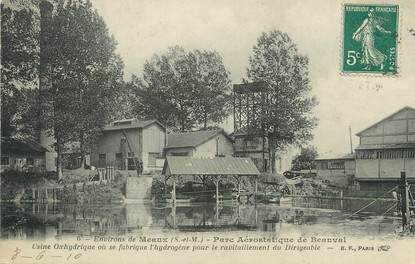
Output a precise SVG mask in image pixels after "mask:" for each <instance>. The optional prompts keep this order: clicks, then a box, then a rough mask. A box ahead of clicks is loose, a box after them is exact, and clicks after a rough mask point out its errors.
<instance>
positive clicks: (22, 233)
mask: <svg viewBox="0 0 415 264" xmlns="http://www.w3.org/2000/svg"><path fill="white" fill-rule="evenodd" d="M369 202H370V201H362V200H347V201H346V200H345V201H341V200H332V199H315V198H314V199H312V198H301V197H300V198H295V199H292V200H289V201H288V202H287V201H286V202H285V203H284V204H281V205H276V204H267V205H265V204H219V205H216V204H215V203H201V204H190V203H189V204H186V205H178V206H176V207H172V206H171V205H166V204H165V205H154V204H151V203H149V204H145V203H138V204H136V203H134V204H123V205H99V206H98V205H97V206H79V205H57V204H30V205H29V204H26V205H15V204H3V205H1V207H2V217H1V226H2V232H1V235H2V238H3V239H36V240H42V239H46V238H52V237H55V238H56V239H61V238H66V237H71V236H79V235H82V236H85V237H91V239H93V237H94V236H108V235H117V236H124V235H130V234H135V235H141V234H146V233H149V232H154V233H161V232H224V231H227V232H229V231H242V230H244V231H251V232H261V233H269V234H274V235H275V234H276V233H278V234H281V233H288V232H299V233H301V234H303V235H319V234H320V235H324V234H336V233H347V234H353V235H358V234H359V232H360V231H361V233H362V234H365V235H367V234H370V235H389V234H393V233H394V231H395V230H396V228H397V227H398V226H399V220H398V219H395V218H393V217H392V213H393V210H392V211H390V212H388V214H385V215H382V214H383V213H384V212H385V210H386V209H387V208H390V206H393V205H394V202H393V201H379V202H377V203H374V204H372V205H370V206H368V207H367V208H366V209H365V211H362V212H361V213H362V215H363V217H361V216H362V215H358V216H359V217H350V215H351V213H353V212H355V211H356V210H359V209H361V208H362V207H364V206H365V205H367V204H368V203H369Z"/></svg>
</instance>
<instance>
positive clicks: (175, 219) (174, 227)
mask: <svg viewBox="0 0 415 264" xmlns="http://www.w3.org/2000/svg"><path fill="white" fill-rule="evenodd" d="M171 215H172V218H173V229H176V227H177V217H176V204H175V203H174V204H173V207H172V208H171Z"/></svg>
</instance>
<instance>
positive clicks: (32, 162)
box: [26, 157, 35, 166]
mask: <svg viewBox="0 0 415 264" xmlns="http://www.w3.org/2000/svg"><path fill="white" fill-rule="evenodd" d="M26 165H27V166H34V165H35V159H34V158H32V157H30V158H26Z"/></svg>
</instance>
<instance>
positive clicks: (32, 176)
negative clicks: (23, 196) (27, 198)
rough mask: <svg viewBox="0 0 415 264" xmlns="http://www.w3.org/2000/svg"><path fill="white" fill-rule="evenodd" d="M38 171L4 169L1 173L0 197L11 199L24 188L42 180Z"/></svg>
mask: <svg viewBox="0 0 415 264" xmlns="http://www.w3.org/2000/svg"><path fill="white" fill-rule="evenodd" d="M42 176H43V174H41V173H38V172H21V171H4V172H2V173H1V199H2V200H13V199H14V198H15V197H16V195H18V194H19V193H21V192H22V191H23V190H24V189H26V188H30V187H32V186H33V185H35V184H37V183H39V182H40V181H41V180H42Z"/></svg>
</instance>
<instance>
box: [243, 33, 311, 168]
mask: <svg viewBox="0 0 415 264" xmlns="http://www.w3.org/2000/svg"><path fill="white" fill-rule="evenodd" d="M247 76H248V78H249V79H250V81H254V82H262V83H263V84H264V86H265V88H266V89H267V92H268V102H269V105H267V106H266V109H267V123H268V124H267V125H268V127H269V148H270V153H271V160H272V171H275V152H276V151H277V150H283V149H284V148H285V147H286V146H289V145H292V146H301V145H302V144H304V143H306V142H308V141H309V140H311V139H312V138H313V134H312V130H313V129H314V128H315V126H316V125H317V118H315V117H313V115H312V109H313V107H314V106H316V105H317V100H316V98H315V97H314V96H310V95H309V93H310V91H311V86H310V82H309V78H308V58H307V57H305V56H302V55H300V54H299V53H298V50H297V46H296V45H295V44H294V43H293V42H292V40H291V39H290V37H289V36H288V35H287V34H286V33H282V32H280V31H277V30H273V31H271V32H269V33H268V34H267V33H263V34H262V35H261V36H260V37H259V38H258V41H257V44H256V45H255V46H254V48H253V55H251V56H250V57H249V67H248V69H247Z"/></svg>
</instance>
